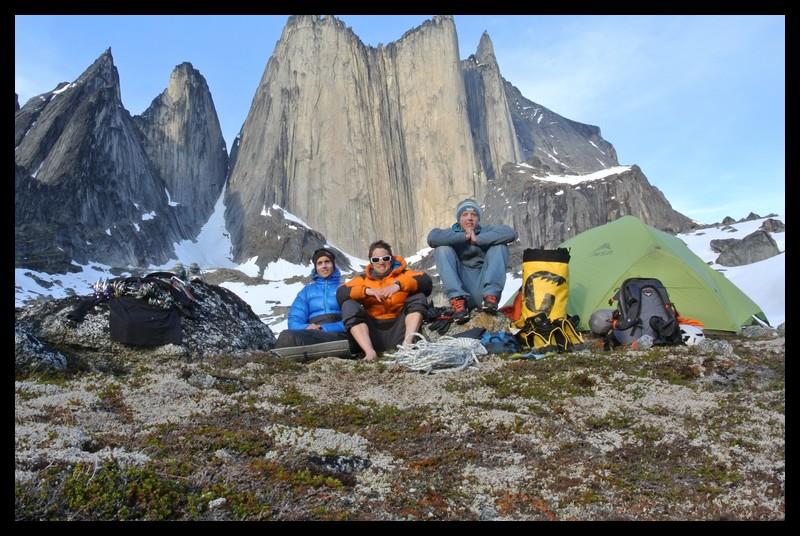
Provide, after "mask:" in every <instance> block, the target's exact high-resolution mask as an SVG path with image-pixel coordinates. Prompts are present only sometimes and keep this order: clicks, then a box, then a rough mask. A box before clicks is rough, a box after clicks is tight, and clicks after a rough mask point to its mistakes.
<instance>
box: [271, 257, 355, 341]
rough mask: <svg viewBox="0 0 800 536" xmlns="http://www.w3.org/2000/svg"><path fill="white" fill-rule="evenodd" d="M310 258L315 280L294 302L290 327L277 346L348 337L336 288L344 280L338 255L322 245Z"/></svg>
mask: <svg viewBox="0 0 800 536" xmlns="http://www.w3.org/2000/svg"><path fill="white" fill-rule="evenodd" d="M311 260H312V262H313V264H314V268H312V269H311V279H312V281H311V283H309V284H308V285H306V286H305V287H303V289H302V290H301V291H300V292H299V293H298V294H297V297H296V298H295V299H294V301H293V302H292V306H291V308H290V309H289V329H287V330H284V331H282V332H281V334H280V335H279V336H278V341H277V342H276V343H275V348H288V347H290V346H305V345H308V344H317V343H320V342H331V341H340V340H347V331H346V330H345V328H344V323H343V322H342V310H341V308H340V307H339V302H338V301H337V300H336V289H337V288H338V287H339V285H340V282H341V274H340V273H339V269H338V268H337V267H336V257H335V255H334V254H333V252H332V251H331V250H329V249H326V248H320V249H318V250H316V251H315V252H314V255H313V256H312V258H311Z"/></svg>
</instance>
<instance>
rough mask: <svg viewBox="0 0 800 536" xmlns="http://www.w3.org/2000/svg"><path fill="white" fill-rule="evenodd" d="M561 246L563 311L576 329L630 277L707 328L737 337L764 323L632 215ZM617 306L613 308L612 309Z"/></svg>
mask: <svg viewBox="0 0 800 536" xmlns="http://www.w3.org/2000/svg"><path fill="white" fill-rule="evenodd" d="M559 247H563V248H567V249H569V251H570V257H571V258H570V262H569V305H568V307H567V312H568V314H570V315H578V316H579V317H580V324H579V326H580V327H579V329H581V330H587V329H589V327H588V325H587V322H588V321H589V317H590V316H591V314H592V313H593V312H594V311H596V310H598V309H609V308H610V307H611V306H609V304H608V300H609V298H611V296H613V294H614V292H615V291H616V289H618V288H619V286H620V285H621V284H622V282H623V281H624V280H626V279H628V278H629V277H651V278H656V279H659V280H660V281H661V282H662V283H663V284H664V286H665V287H666V288H667V292H669V297H670V299H671V300H672V302H673V303H674V304H675V307H676V308H677V309H678V313H679V314H680V315H681V316H684V317H687V318H694V319H697V320H700V321H701V322H703V324H705V329H707V330H714V331H730V332H738V331H739V330H740V329H741V328H742V327H743V326H746V325H751V324H756V323H757V320H756V318H755V317H758V319H759V320H761V321H763V322H767V319H766V316H765V315H764V313H763V312H762V311H761V309H760V307H759V306H758V305H756V304H755V303H754V302H753V300H751V299H750V298H748V297H747V296H746V295H745V294H744V292H742V291H741V290H739V288H738V287H736V285H734V284H733V283H731V282H730V281H728V279H726V278H725V276H724V275H722V274H721V273H719V272H718V271H716V270H714V269H713V268H711V267H710V266H708V265H707V264H706V263H705V262H703V260H702V259H701V258H700V257H698V256H697V255H695V254H694V253H693V252H692V251H691V250H690V249H689V248H688V247H687V246H686V244H684V243H683V242H682V241H681V240H680V239H679V238H677V237H675V236H672V235H670V234H668V233H665V232H663V231H659V230H658V229H655V228H653V227H650V226H649V225H647V224H645V223H644V222H642V221H641V220H640V219H638V218H636V217H634V216H623V217H621V218H619V219H618V220H616V221H613V222H611V223H607V224H606V225H601V226H599V227H595V228H592V229H589V230H588V231H585V232H583V233H581V234H579V235H576V236H573V237H572V238H570V239H569V240H566V241H565V242H563V243H562V244H561V245H560V246H559ZM615 305H616V304H615Z"/></svg>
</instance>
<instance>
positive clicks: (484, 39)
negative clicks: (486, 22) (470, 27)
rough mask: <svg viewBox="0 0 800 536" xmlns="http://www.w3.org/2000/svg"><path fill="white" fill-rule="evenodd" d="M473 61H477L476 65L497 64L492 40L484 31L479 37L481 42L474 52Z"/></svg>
mask: <svg viewBox="0 0 800 536" xmlns="http://www.w3.org/2000/svg"><path fill="white" fill-rule="evenodd" d="M475 59H476V60H478V63H492V64H496V63H497V60H496V59H495V56H494V45H493V44H492V38H491V37H489V34H488V33H487V32H485V31H484V32H483V35H481V40H480V42H479V43H478V50H477V51H476V52H475Z"/></svg>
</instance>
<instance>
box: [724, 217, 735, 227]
mask: <svg viewBox="0 0 800 536" xmlns="http://www.w3.org/2000/svg"><path fill="white" fill-rule="evenodd" d="M734 223H736V220H734V219H733V218H731V217H730V216H725V218H723V220H722V225H731V224H734Z"/></svg>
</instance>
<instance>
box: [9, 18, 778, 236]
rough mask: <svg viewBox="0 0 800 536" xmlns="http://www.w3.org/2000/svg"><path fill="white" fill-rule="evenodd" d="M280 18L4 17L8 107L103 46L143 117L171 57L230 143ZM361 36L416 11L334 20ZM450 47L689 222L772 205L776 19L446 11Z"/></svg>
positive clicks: (386, 36) (402, 23) (384, 36)
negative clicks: (628, 168) (8, 22)
mask: <svg viewBox="0 0 800 536" xmlns="http://www.w3.org/2000/svg"><path fill="white" fill-rule="evenodd" d="M286 18H287V17H286V16H283V15H243V16H238V15H174V16H173V15H169V16H168V15H153V16H151V15H102V16H101V15H59V16H45V15H33V16H17V17H15V51H14V54H15V89H16V92H17V93H18V94H19V96H20V105H23V104H24V103H25V102H26V101H27V100H28V99H29V98H31V97H33V96H35V95H38V94H40V93H44V92H46V91H50V90H52V89H53V88H54V87H55V86H56V84H57V83H58V82H61V81H73V80H75V79H76V78H77V77H78V76H79V75H80V74H81V73H82V72H83V71H84V70H85V69H86V68H87V67H88V66H89V65H90V64H91V63H92V62H93V61H94V60H95V59H96V58H97V57H98V56H99V55H100V54H101V53H102V52H103V51H104V50H105V49H106V48H108V47H111V50H112V54H113V56H114V63H115V65H116V66H117V68H118V70H119V73H120V82H121V85H122V101H123V104H124V105H125V107H126V108H127V109H128V110H129V111H130V112H131V114H134V115H135V114H140V113H142V112H143V111H144V110H145V109H146V108H147V106H148V105H149V104H150V102H151V101H152V100H153V99H154V98H155V97H156V96H157V95H158V94H159V93H161V92H162V91H163V90H164V89H165V88H166V85H167V83H168V81H169V75H170V73H171V72H172V69H173V68H174V67H175V66H176V65H178V64H180V63H182V62H184V61H189V62H191V63H192V64H193V65H194V67H195V68H196V69H198V70H199V71H200V72H201V73H202V74H203V76H204V77H205V78H206V80H207V81H208V85H209V87H210V89H211V93H212V97H213V99H214V103H215V106H216V109H217V114H218V115H219V119H220V124H221V125H222V130H223V135H224V136H225V139H226V141H227V143H228V146H229V147H230V143H231V142H232V141H233V139H234V137H235V136H236V134H237V133H238V131H239V128H240V127H241V125H242V123H243V122H244V119H245V117H246V115H247V112H248V111H249V108H250V103H251V101H252V98H253V95H254V94H255V90H256V87H257V85H258V83H259V81H260V79H261V76H262V74H263V72H264V69H265V67H266V64H267V60H268V59H269V57H270V55H271V54H272V52H273V49H274V48H275V43H276V42H277V40H278V39H279V38H280V34H281V30H282V29H283V26H284V24H285V22H286ZM339 18H341V19H342V20H343V21H344V22H345V23H346V24H347V25H349V26H351V27H352V28H353V31H354V32H355V33H356V35H358V36H359V37H360V38H361V40H362V41H363V42H364V43H365V44H367V45H371V46H377V45H378V43H384V44H386V43H389V42H391V41H394V40H396V39H398V38H400V36H402V35H403V33H404V32H406V31H407V30H409V29H411V28H413V27H415V26H418V25H419V24H421V23H422V22H423V21H425V20H426V19H428V18H430V16H429V15H418V16H417V15H358V16H356V15H344V16H340V17H339ZM455 21H456V28H457V31H458V39H459V46H460V50H461V57H462V59H463V58H466V57H467V56H469V55H470V54H472V53H474V52H475V49H476V47H477V45H478V41H479V40H480V36H481V34H482V33H483V31H484V30H486V31H488V33H489V35H490V37H491V38H492V41H493V43H494V47H495V55H496V56H497V61H498V63H499V65H500V71H501V73H502V75H503V76H504V78H506V80H508V81H509V82H511V83H512V84H514V85H515V86H517V87H518V88H519V89H520V91H522V94H523V95H525V97H527V98H528V99H530V100H532V101H535V102H537V103H538V104H542V105H544V106H546V107H548V108H549V109H551V110H553V111H554V112H556V113H558V114H560V115H562V116H564V117H567V118H569V119H572V120H574V121H580V122H582V123H589V124H592V125H597V126H599V127H600V128H601V130H602V135H603V137H604V138H605V139H606V140H608V141H609V142H611V143H612V144H613V145H614V147H615V148H616V150H617V154H618V156H619V161H620V163H621V164H623V165H630V164H637V165H639V167H641V168H642V170H643V171H644V173H645V175H647V177H648V179H649V180H650V182H651V183H652V184H653V185H655V186H656V187H657V188H659V189H660V190H661V191H662V192H664V194H665V195H666V197H667V199H668V200H669V201H670V203H671V204H672V206H673V208H675V209H676V210H678V211H680V212H682V213H684V214H686V215H687V216H689V217H691V218H694V219H696V220H698V221H701V222H704V223H712V222H715V221H720V220H721V219H722V218H723V217H724V216H732V217H734V218H736V219H738V218H741V217H744V216H746V215H747V214H748V213H749V212H750V211H753V212H756V213H758V214H760V215H762V216H763V215H766V214H767V213H770V212H777V213H779V214H784V213H785V187H784V184H785V18H784V17H783V16H756V15H744V16H732V15H709V16H705V15H704V16H699V15H687V16H672V15H669V16H667V15H648V16H617V15H581V16H577V15H568V16H561V15H495V16H487V15H457V16H456V17H455Z"/></svg>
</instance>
